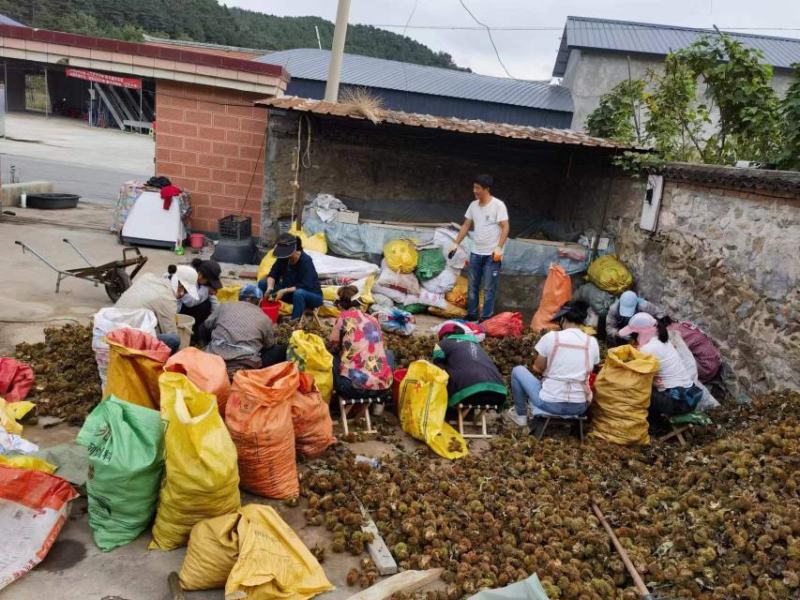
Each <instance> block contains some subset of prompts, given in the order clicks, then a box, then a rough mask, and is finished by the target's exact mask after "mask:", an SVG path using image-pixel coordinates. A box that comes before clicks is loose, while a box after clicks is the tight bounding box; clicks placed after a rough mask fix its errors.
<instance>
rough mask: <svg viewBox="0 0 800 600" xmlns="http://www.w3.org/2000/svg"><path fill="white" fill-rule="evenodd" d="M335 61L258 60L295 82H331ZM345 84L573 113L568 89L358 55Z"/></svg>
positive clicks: (314, 55) (277, 55)
mask: <svg viewBox="0 0 800 600" xmlns="http://www.w3.org/2000/svg"><path fill="white" fill-rule="evenodd" d="M330 56H331V53H330V50H318V49H316V48H297V49H294V50H282V51H280V52H271V53H269V54H265V55H264V56H262V57H260V58H257V59H256V60H257V61H260V62H268V63H271V64H274V65H281V66H283V67H284V68H285V69H286V70H287V71H289V74H290V75H291V76H292V78H294V79H311V80H315V81H327V79H328V65H329V64H330ZM341 82H342V84H344V85H353V86H363V87H372V88H382V89H388V90H399V91H404V92H411V93H415V94H429V95H432V96H444V97H450V98H463V99H466V100H476V101H480V102H494V103H497V104H508V105H512V106H523V107H527V108H540V109H545V110H555V111H562V112H572V96H571V95H570V92H569V90H568V89H567V88H565V87H562V86H558V85H550V84H549V83H547V82H542V81H522V80H518V79H509V78H507V77H490V76H488V75H478V74H477V73H467V72H465V71H456V70H454V69H443V68H440V67H426V66H422V65H415V64H411V63H404V62H399V61H395V60H386V59H383V58H372V57H369V56H359V55H357V54H345V55H344V59H343V62H342V76H341Z"/></svg>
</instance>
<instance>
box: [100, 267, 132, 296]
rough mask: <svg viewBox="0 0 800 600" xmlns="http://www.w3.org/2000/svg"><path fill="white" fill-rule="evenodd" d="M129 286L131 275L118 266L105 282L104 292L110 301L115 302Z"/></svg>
mask: <svg viewBox="0 0 800 600" xmlns="http://www.w3.org/2000/svg"><path fill="white" fill-rule="evenodd" d="M129 287H131V276H130V275H128V272H127V271H126V270H125V269H123V268H122V267H118V268H116V269H114V272H113V274H112V275H111V280H110V281H109V282H108V283H106V294H108V297H109V298H111V301H112V302H116V301H117V300H119V297H120V296H122V293H123V292H124V291H125V290H127V289H128V288H129Z"/></svg>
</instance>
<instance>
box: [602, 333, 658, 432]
mask: <svg viewBox="0 0 800 600" xmlns="http://www.w3.org/2000/svg"><path fill="white" fill-rule="evenodd" d="M657 372H658V359H656V357H655V356H653V355H651V354H645V353H644V352H640V351H639V350H637V349H636V348H634V347H633V346H629V345H626V346H619V347H618V348H612V349H610V350H609V351H608V356H607V357H606V361H605V364H604V365H603V368H602V369H601V370H600V373H599V374H598V375H597V379H596V380H595V382H594V386H595V395H594V403H593V405H592V431H591V433H590V434H589V435H590V436H591V437H595V438H600V439H603V440H606V441H607V442H613V443H614V444H620V445H623V446H631V445H635V444H642V445H647V444H649V443H650V435H649V433H648V423H647V409H648V408H650V393H651V391H652V386H653V378H654V377H655V375H656V373H657Z"/></svg>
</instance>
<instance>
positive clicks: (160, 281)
mask: <svg viewBox="0 0 800 600" xmlns="http://www.w3.org/2000/svg"><path fill="white" fill-rule="evenodd" d="M186 294H188V295H189V297H191V298H193V299H195V300H196V299H197V298H198V293H197V271H195V270H194V269H193V268H192V267H189V266H187V265H178V266H175V265H169V267H168V269H167V276H166V277H159V276H158V275H154V274H153V273H143V274H142V275H139V277H137V278H136V279H135V280H134V282H133V284H132V285H131V287H129V288H128V289H127V290H125V292H124V293H123V294H122V296H120V298H119V300H117V304H116V306H117V308H146V309H149V310H152V311H153V313H154V314H155V316H156V320H157V321H158V330H159V334H158V339H159V340H161V341H162V342H164V343H165V344H166V345H167V346H169V347H170V349H171V350H172V351H173V353H174V352H176V351H177V350H178V347H179V346H180V337H179V336H178V325H177V322H176V316H177V314H178V302H177V301H178V300H180V298H182V297H183V296H184V295H186Z"/></svg>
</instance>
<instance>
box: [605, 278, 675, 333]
mask: <svg viewBox="0 0 800 600" xmlns="http://www.w3.org/2000/svg"><path fill="white" fill-rule="evenodd" d="M641 312H643V313H647V314H649V315H652V316H653V317H655V318H657V319H658V318H661V317H663V316H664V315H662V314H661V311H660V310H659V308H658V307H657V306H656V305H655V304H653V303H652V302H648V301H647V300H645V299H644V298H642V297H641V296H638V295H637V294H636V292H633V291H631V290H628V291H627V292H623V293H622V295H621V296H620V297H619V299H618V300H616V301H615V302H614V303H613V304H612V305H611V307H610V308H609V309H608V314H607V315H606V341H607V342H608V345H609V346H610V347H613V346H620V345H622V344H627V343H628V342H629V340H628V338H627V337H626V336H624V335H622V334H621V333H620V330H621V329H622V328H623V327H625V326H626V325H627V324H628V321H630V320H631V317H632V316H633V315H635V314H636V313H641Z"/></svg>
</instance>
